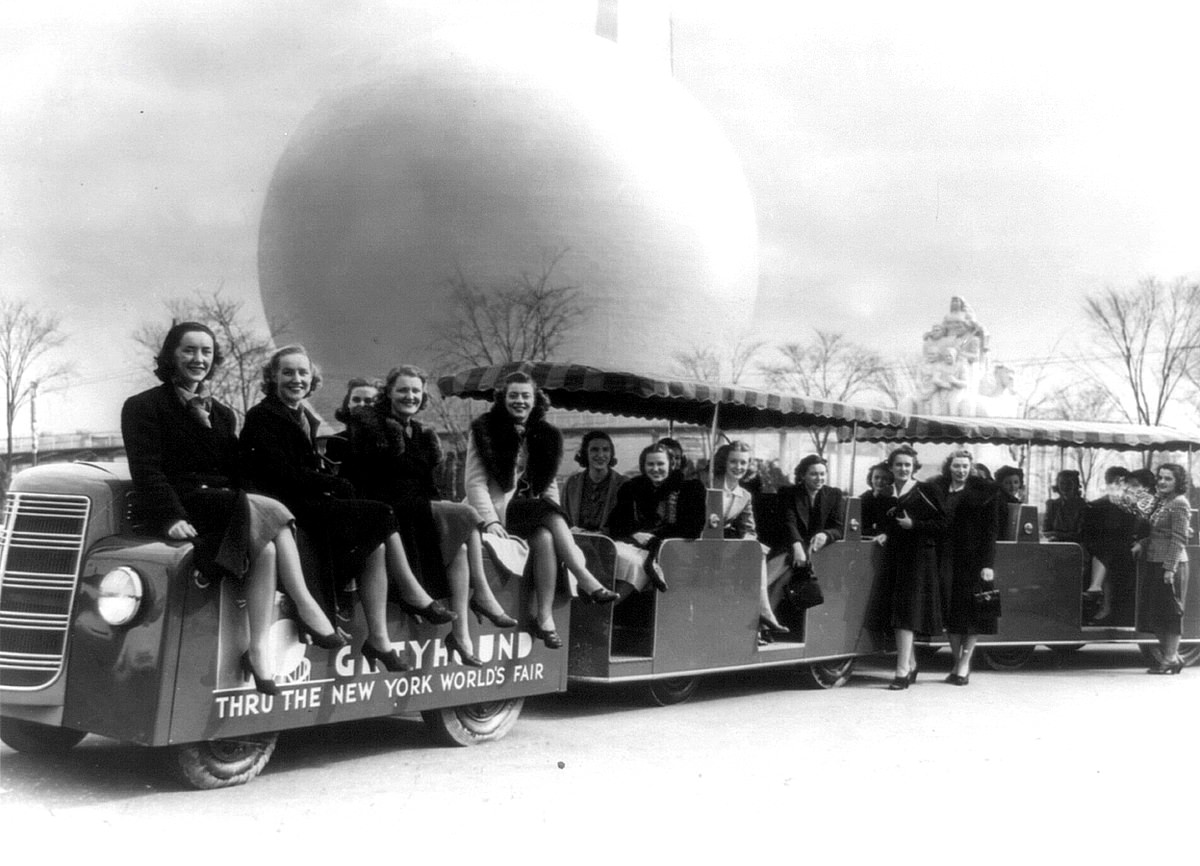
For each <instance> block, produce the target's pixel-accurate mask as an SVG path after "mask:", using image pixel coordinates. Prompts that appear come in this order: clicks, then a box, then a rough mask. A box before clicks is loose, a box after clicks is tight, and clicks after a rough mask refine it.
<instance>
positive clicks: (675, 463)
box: [656, 436, 691, 472]
mask: <svg viewBox="0 0 1200 866" xmlns="http://www.w3.org/2000/svg"><path fill="white" fill-rule="evenodd" d="M656 444H658V445H663V446H665V447H666V449H667V454H668V455H670V457H671V471H672V472H682V471H683V470H684V469H686V468H687V466H688V464H689V463H691V461H690V460H688V456H687V455H686V454H684V453H683V446H682V445H680V444H679V442H678V440H675V439H672V438H671V437H670V436H664V437H663V438H661V439H659V440H658V442H657V443H656Z"/></svg>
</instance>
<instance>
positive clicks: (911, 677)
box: [908, 662, 917, 683]
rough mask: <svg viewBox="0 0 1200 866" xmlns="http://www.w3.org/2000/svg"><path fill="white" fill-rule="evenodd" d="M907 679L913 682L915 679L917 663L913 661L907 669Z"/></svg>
mask: <svg viewBox="0 0 1200 866" xmlns="http://www.w3.org/2000/svg"><path fill="white" fill-rule="evenodd" d="M908 681H909V682H910V683H915V682H916V681H917V663H916V662H913V666H912V667H911V668H909V669H908Z"/></svg>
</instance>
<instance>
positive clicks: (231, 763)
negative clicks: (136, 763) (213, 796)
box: [167, 734, 279, 791]
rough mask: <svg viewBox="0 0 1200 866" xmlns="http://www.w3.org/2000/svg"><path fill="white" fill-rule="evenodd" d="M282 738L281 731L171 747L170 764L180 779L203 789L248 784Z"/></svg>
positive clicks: (174, 773)
mask: <svg viewBox="0 0 1200 866" xmlns="http://www.w3.org/2000/svg"><path fill="white" fill-rule="evenodd" d="M278 738H279V734H252V735H249V736H245V737H238V738H236V739H228V740H205V741H203V742H200V743H186V744H184V745H182V746H171V747H170V748H169V749H168V750H167V751H168V753H169V755H170V759H169V767H170V769H171V772H172V774H173V775H174V776H175V778H176V779H178V780H179V781H181V782H183V783H184V784H186V785H190V786H191V787H193V788H199V789H200V790H202V791H211V790H212V789H214V788H232V787H234V786H235V785H244V784H246V783H247V782H249V781H250V780H251V779H253V778H254V777H255V776H257V775H258V774H259V773H261V772H262V769H263V767H265V766H266V765H267V761H269V760H271V754H272V753H273V752H274V751H275V742H276V740H278Z"/></svg>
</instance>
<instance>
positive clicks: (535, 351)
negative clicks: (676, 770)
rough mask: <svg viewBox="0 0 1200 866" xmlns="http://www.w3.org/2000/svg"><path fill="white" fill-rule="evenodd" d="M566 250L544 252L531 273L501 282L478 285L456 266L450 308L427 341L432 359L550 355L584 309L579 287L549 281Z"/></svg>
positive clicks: (495, 360)
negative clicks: (547, 253)
mask: <svg viewBox="0 0 1200 866" xmlns="http://www.w3.org/2000/svg"><path fill="white" fill-rule="evenodd" d="M566 253H567V251H566V250H560V251H558V252H556V253H554V254H552V255H547V256H546V257H544V258H543V261H542V264H541V267H540V269H539V270H538V271H537V272H536V273H528V272H522V273H521V274H520V275H518V276H517V277H515V278H514V279H512V280H511V281H509V282H507V283H504V284H501V285H493V286H490V287H482V286H480V285H478V284H476V283H474V282H472V281H471V280H470V279H469V278H468V277H467V276H466V275H464V274H463V273H462V272H461V271H459V272H457V273H456V274H455V275H454V276H453V277H452V278H450V279H448V280H447V281H446V284H447V286H448V287H449V288H450V310H449V313H448V314H447V316H446V317H445V318H443V319H442V320H441V321H439V322H436V323H435V324H434V328H433V340H432V341H431V343H430V349H431V350H432V352H433V354H434V356H435V357H436V359H437V360H438V361H439V362H440V363H441V364H442V365H444V366H447V367H449V368H451V369H454V368H458V367H462V366H481V365H487V364H504V363H507V362H509V361H547V360H550V359H552V358H554V357H555V356H556V355H557V353H558V352H559V351H560V350H561V349H562V347H563V345H564V344H565V343H566V342H567V340H568V339H569V338H570V337H571V336H572V335H573V334H574V332H575V330H576V329H577V328H578V327H579V325H580V324H582V322H583V319H584V317H585V316H586V315H587V312H588V308H587V306H586V305H585V304H584V303H583V301H582V299H581V289H580V287H579V286H574V285H563V284H559V283H556V282H554V280H553V274H554V269H555V268H556V267H557V266H558V264H559V262H560V261H562V257H563V256H564V255H566Z"/></svg>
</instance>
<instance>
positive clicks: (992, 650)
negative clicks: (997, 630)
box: [979, 646, 1034, 671]
mask: <svg viewBox="0 0 1200 866" xmlns="http://www.w3.org/2000/svg"><path fill="white" fill-rule="evenodd" d="M1033 650H1034V647H1033V646H988V647H979V652H981V653H982V654H983V661H984V663H985V664H987V666H988V667H989V668H991V669H992V670H994V671H1015V670H1019V669H1020V668H1023V667H1025V665H1027V664H1029V660H1030V659H1031V658H1033Z"/></svg>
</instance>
